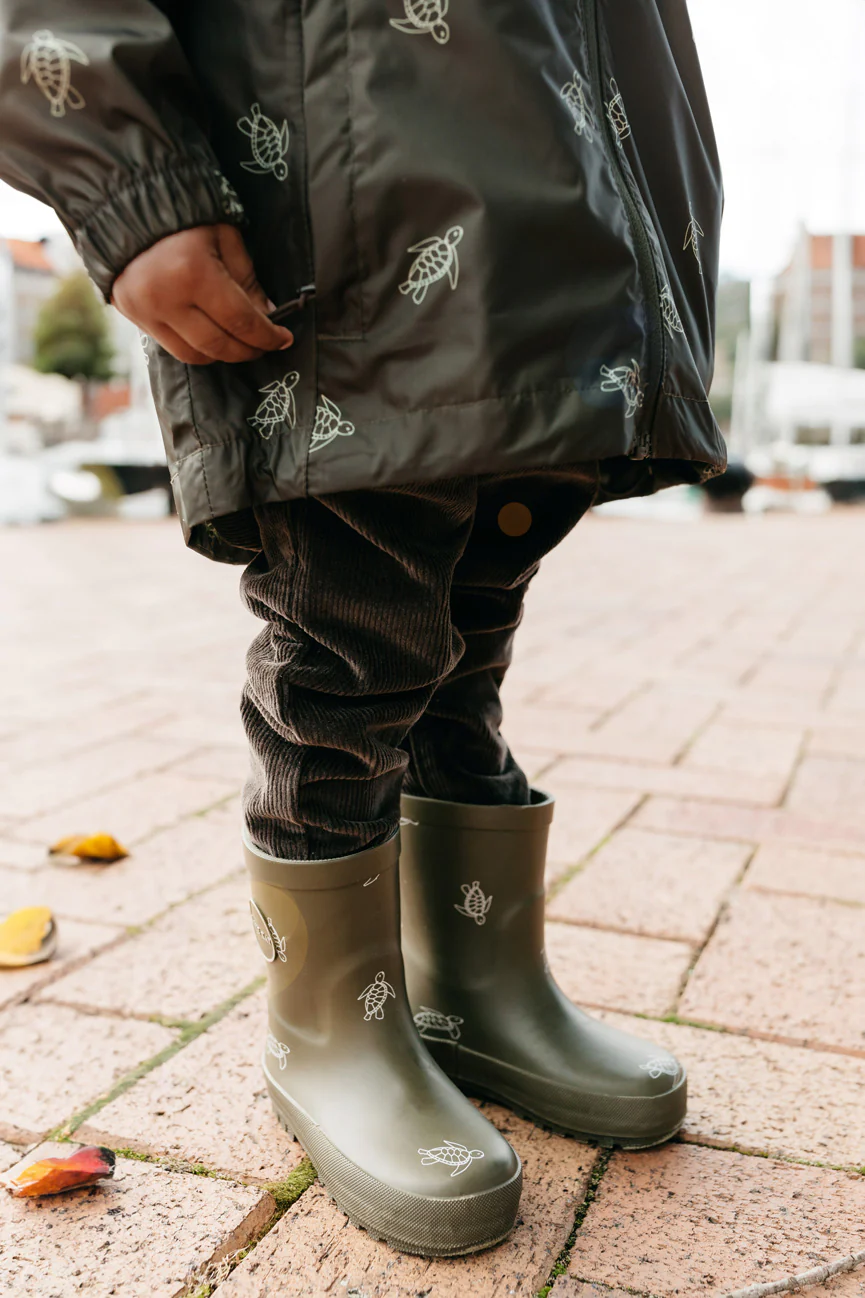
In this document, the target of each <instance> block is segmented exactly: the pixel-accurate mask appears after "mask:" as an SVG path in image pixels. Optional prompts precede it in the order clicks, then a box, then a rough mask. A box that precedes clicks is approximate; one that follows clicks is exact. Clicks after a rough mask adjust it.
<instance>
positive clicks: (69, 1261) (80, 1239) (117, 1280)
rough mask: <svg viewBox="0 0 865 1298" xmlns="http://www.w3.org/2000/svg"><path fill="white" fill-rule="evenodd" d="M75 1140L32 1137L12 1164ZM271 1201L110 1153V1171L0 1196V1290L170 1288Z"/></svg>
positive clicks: (244, 1231) (256, 1192)
mask: <svg viewBox="0 0 865 1298" xmlns="http://www.w3.org/2000/svg"><path fill="white" fill-rule="evenodd" d="M75 1148H77V1146H75V1145H67V1144H45V1145H41V1146H39V1147H38V1148H37V1149H35V1150H33V1151H32V1153H30V1154H28V1155H27V1157H26V1158H24V1159H22V1162H21V1165H22V1166H24V1165H26V1164H28V1163H31V1162H35V1161H36V1159H38V1158H58V1157H65V1156H67V1155H68V1154H70V1153H71V1152H72V1150H73V1149H75ZM273 1210H274V1202H273V1200H272V1199H271V1197H270V1195H269V1194H267V1193H266V1192H264V1191H263V1190H261V1189H260V1188H257V1187H252V1186H245V1185H232V1184H231V1182H229V1181H218V1180H212V1179H210V1178H208V1177H204V1176H191V1175H188V1174H184V1173H178V1172H168V1171H166V1170H165V1169H164V1168H161V1167H154V1166H152V1165H149V1164H146V1163H138V1162H133V1161H131V1160H129V1159H118V1161H117V1165H116V1169H115V1175H114V1179H113V1180H111V1181H106V1182H102V1183H101V1184H99V1185H97V1186H93V1187H91V1188H88V1189H84V1190H73V1191H70V1192H68V1193H66V1194H62V1195H57V1196H53V1197H51V1198H45V1199H13V1198H11V1197H10V1196H9V1195H5V1194H4V1195H3V1197H2V1199H0V1220H2V1234H3V1241H4V1245H5V1250H6V1251H5V1260H2V1259H0V1291H2V1292H3V1293H6V1294H10V1295H11V1294H27V1298H77V1295H79V1294H81V1293H86V1294H88V1296H89V1298H110V1296H111V1295H115V1294H123V1296H124V1298H175V1295H177V1294H180V1293H184V1292H186V1291H187V1290H186V1282H188V1281H189V1280H190V1279H191V1278H192V1277H193V1276H194V1275H195V1274H196V1273H198V1272H201V1271H202V1270H203V1269H204V1268H205V1267H206V1266H207V1264H208V1263H211V1262H216V1261H218V1260H219V1259H220V1258H223V1257H225V1256H227V1255H229V1254H231V1253H234V1252H236V1251H237V1250H238V1249H240V1248H242V1247H243V1246H244V1245H245V1244H247V1243H248V1242H249V1241H250V1240H251V1239H252V1238H253V1237H254V1236H255V1235H256V1234H257V1232H258V1231H260V1230H261V1229H262V1227H263V1226H265V1225H266V1223H267V1221H268V1220H269V1218H270V1217H271V1216H272V1214H273Z"/></svg>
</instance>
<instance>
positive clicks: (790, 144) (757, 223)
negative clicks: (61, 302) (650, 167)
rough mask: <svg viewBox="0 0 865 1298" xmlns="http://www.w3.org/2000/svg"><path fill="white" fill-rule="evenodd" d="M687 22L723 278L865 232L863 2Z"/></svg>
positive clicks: (17, 207)
mask: <svg viewBox="0 0 865 1298" xmlns="http://www.w3.org/2000/svg"><path fill="white" fill-rule="evenodd" d="M514 2H515V3H518V2H519V0H514ZM690 10H691V18H692V21H693V23H694V31H695V34H696V38H697V44H698V47H699V49H700V54H701V57H702V60H703V69H704V73H705V77H706V84H707V87H708V91H709V100H710V103H711V105H712V110H713V114H714V118H715V128H716V131H717V135H718V145H719V149H720V152H721V161H722V163H723V166H724V174H725V184H726V191H727V210H726V219H725V228H724V239H723V248H722V264H723V266H724V269H726V270H728V271H732V272H734V273H737V274H744V275H751V274H760V273H767V272H771V271H774V270H776V269H777V268H779V267H780V266H782V265H783V264H784V262H785V261H786V260H787V257H788V254H789V251H790V246H791V243H792V239H793V235H794V233H795V229H796V225H797V223H798V222H799V221H805V222H806V223H807V224H808V225H809V226H810V227H811V229H813V230H818V231H827V232H828V231H830V230H833V229H842V228H846V229H858V230H859V231H861V232H865V74H863V68H865V0H819V2H817V0H690ZM55 228H56V218H55V217H54V215H53V213H52V212H50V211H49V210H48V209H47V208H45V207H43V206H42V205H41V204H39V203H36V202H34V201H33V200H32V199H28V198H26V197H25V196H24V195H22V194H17V193H16V192H15V191H14V190H11V189H9V187H8V186H6V185H3V184H2V182H0V235H12V236H17V237H19V238H31V239H34V238H38V237H39V236H40V235H41V234H45V233H48V232H49V231H51V230H52V229H55Z"/></svg>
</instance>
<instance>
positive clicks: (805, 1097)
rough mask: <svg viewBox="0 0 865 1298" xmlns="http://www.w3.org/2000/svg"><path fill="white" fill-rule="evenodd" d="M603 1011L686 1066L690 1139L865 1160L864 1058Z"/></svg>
mask: <svg viewBox="0 0 865 1298" xmlns="http://www.w3.org/2000/svg"><path fill="white" fill-rule="evenodd" d="M600 1017H602V1018H604V1019H605V1020H606V1021H607V1022H608V1023H613V1024H615V1025H616V1026H617V1027H620V1028H623V1029H624V1030H625V1031H627V1032H633V1033H635V1034H636V1035H637V1036H641V1037H645V1038H646V1039H647V1040H650V1041H653V1042H657V1044H658V1045H661V1046H664V1047H665V1048H666V1049H667V1050H670V1051H672V1053H673V1054H674V1055H676V1056H678V1058H679V1059H681V1060H682V1062H683V1063H684V1064H685V1065H686V1066H687V1069H688V1116H687V1118H686V1119H685V1126H684V1128H683V1131H682V1135H683V1137H684V1139H685V1140H694V1141H697V1142H699V1143H700V1144H710V1145H720V1146H727V1147H730V1146H733V1147H735V1148H737V1149H740V1150H743V1151H745V1152H749V1151H750V1152H754V1153H763V1154H771V1155H774V1156H775V1157H778V1158H801V1159H806V1160H808V1161H811V1162H820V1163H835V1164H838V1165H841V1166H847V1167H851V1168H858V1169H861V1168H862V1167H865V1110H863V1106H862V1094H863V1091H865V1060H862V1059H852V1058H850V1057H849V1056H846V1055H839V1054H834V1053H828V1052H824V1051H820V1050H804V1049H800V1048H798V1047H796V1046H784V1045H779V1044H777V1043H776V1042H774V1041H755V1040H754V1039H753V1038H750V1037H742V1036H736V1035H734V1034H733V1033H730V1032H713V1031H710V1030H706V1029H701V1028H691V1027H685V1026H683V1025H681V1024H673V1023H657V1022H650V1021H647V1020H646V1019H638V1018H629V1017H627V1016H626V1015H623V1014H612V1013H609V1012H604V1013H602V1014H601V1015H600Z"/></svg>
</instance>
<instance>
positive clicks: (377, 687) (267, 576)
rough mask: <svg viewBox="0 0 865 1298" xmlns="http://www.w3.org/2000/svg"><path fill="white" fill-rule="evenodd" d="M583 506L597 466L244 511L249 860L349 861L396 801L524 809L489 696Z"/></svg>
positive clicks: (389, 819) (378, 838) (392, 821)
mask: <svg viewBox="0 0 865 1298" xmlns="http://www.w3.org/2000/svg"><path fill="white" fill-rule="evenodd" d="M596 490H597V468H596V466H595V465H576V466H572V467H571V468H569V469H567V470H557V471H554V472H553V471H547V470H537V471H532V472H528V473H521V474H518V475H496V476H494V477H483V478H459V479H451V480H448V481H444V482H439V483H432V484H428V485H424V486H407V487H396V488H390V489H387V490H378V491H355V492H344V493H341V494H338V495H333V496H325V497H320V498H317V499H306V500H291V501H286V502H282V503H279V504H275V505H265V506H261V507H258V508H257V509H256V511H255V518H256V522H257V525H258V530H259V533H260V543H261V546H262V550H261V553H260V555H259V556H258V557H257V558H256V559H255V560H254V561H253V562H252V563H251V564H250V565H249V567H248V568H247V569H246V571H245V572H244V574H243V577H242V579H241V591H242V594H243V598H244V600H245V602H246V604H247V607H248V608H249V609H250V610H251V611H252V612H253V613H255V614H256V616H257V617H260V618H262V619H263V621H264V622H265V623H266V625H265V628H264V630H263V631H262V632H261V634H260V635H259V636H257V637H256V639H255V641H254V642H253V644H252V646H251V648H250V651H249V655H248V659H247V668H248V680H247V685H246V688H245V690H244V695H243V703H242V713H243V720H244V724H245V727H246V732H247V735H248V738H249V742H250V748H251V756H252V769H251V774H250V778H249V781H248V783H247V786H246V790H245V798H244V810H245V816H246V824H247V829H248V832H249V835H250V838H251V840H252V841H253V843H255V844H256V845H257V846H258V847H259V848H261V849H262V850H263V851H266V852H269V853H271V854H272V855H274V856H280V857H284V858H288V859H290V860H295V861H306V860H319V859H325V858H329V857H336V856H342V855H347V854H348V853H350V852H356V851H361V850H363V849H364V848H367V847H372V846H375V845H376V844H378V843H382V842H384V841H385V840H386V839H387V838H388V837H389V836H390V835H391V834H392V833H393V832H394V829H395V828H396V825H397V823H398V821H399V799H400V794H401V792H402V791H403V790H405V792H407V793H413V794H418V795H421V796H424V797H430V798H441V799H447V800H452V801H456V802H473V803H480V804H486V805H495V804H498V805H501V804H509V805H512V804H524V803H526V802H528V799H529V791H528V783H527V780H526V777H525V775H524V773H523V772H522V770H521V769H520V767H519V766H518V765H517V763H516V762H515V760H514V758H513V756H512V755H511V753H510V751H509V749H508V746H507V744H506V743H505V741H504V739H503V738H502V737H501V735H500V733H499V726H500V724H501V719H502V713H501V704H500V701H499V688H500V686H501V683H502V680H503V679H504V675H505V672H506V670H507V667H508V664H509V663H510V659H511V650H512V645H513V638H514V633H515V631H516V628H517V626H518V624H519V621H520V617H521V614H522V606H523V599H524V597H525V593H526V589H527V587H528V584H529V582H530V580H531V578H532V577H533V575H534V573H535V572H536V571H537V568H538V565H539V563H540V560H541V559H542V558H543V556H544V555H545V554H547V553H548V551H550V550H551V549H552V548H553V547H554V546H555V545H557V544H558V542H559V541H561V540H562V538H563V537H564V536H566V535H567V533H568V532H569V531H570V530H571V528H572V527H574V525H575V524H576V523H577V522H578V521H579V519H580V518H581V517H582V516H583V514H584V513H585V512H586V510H587V509H588V508H589V506H590V505H591V503H592V500H593V499H594V496H595V494H596ZM513 505H519V506H522V507H523V508H522V509H517V510H514V509H513V508H511V509H510V510H508V509H507V508H506V507H507V506H513ZM503 509H504V510H505V512H504V513H502V511H503ZM526 511H528V512H526ZM527 524H528V525H527ZM526 525H527V529H526V530H525V531H523V532H522V534H521V535H514V534H513V533H514V531H516V530H519V529H520V528H524V527H526Z"/></svg>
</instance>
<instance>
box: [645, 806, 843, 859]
mask: <svg viewBox="0 0 865 1298" xmlns="http://www.w3.org/2000/svg"><path fill="white" fill-rule="evenodd" d="M632 824H633V825H634V826H635V827H637V828H639V829H660V830H663V831H665V832H666V833H670V834H697V835H699V836H700V837H703V838H730V839H740V840H744V841H748V842H752V843H756V842H760V841H761V840H762V841H763V842H780V843H800V844H808V845H811V846H816V847H821V848H824V849H826V850H827V851H835V852H863V853H865V825H863V824H862V823H857V822H851V821H839V820H834V819H818V818H817V817H811V816H807V815H804V814H801V813H798V812H792V811H786V810H775V809H770V808H768V807H741V806H733V805H732V804H730V805H727V804H725V803H722V802H704V801H699V800H697V799H695V798H648V799H647V800H646V801H645V802H644V803H643V805H642V806H641V807H640V809H639V811H637V813H636V814H635V816H634V819H633V821H632Z"/></svg>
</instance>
